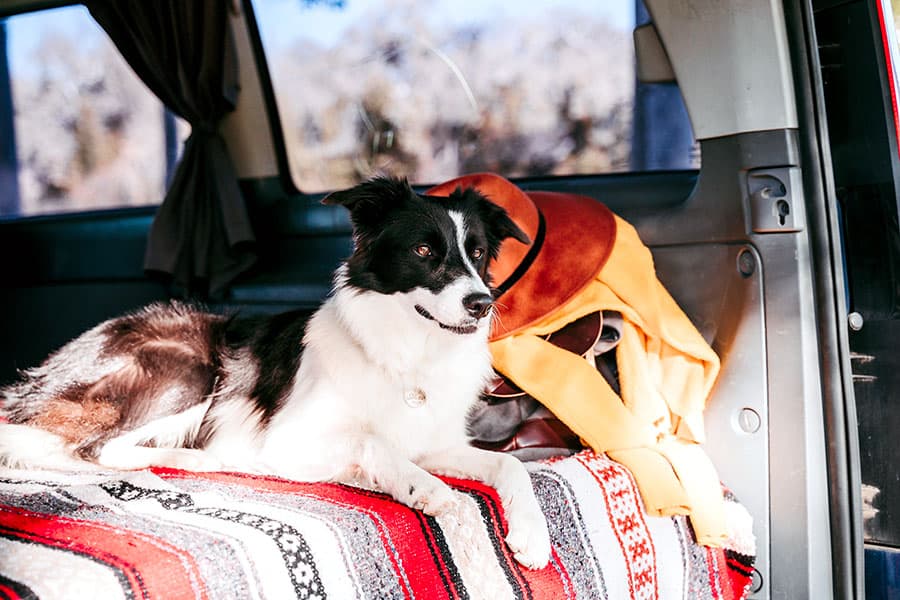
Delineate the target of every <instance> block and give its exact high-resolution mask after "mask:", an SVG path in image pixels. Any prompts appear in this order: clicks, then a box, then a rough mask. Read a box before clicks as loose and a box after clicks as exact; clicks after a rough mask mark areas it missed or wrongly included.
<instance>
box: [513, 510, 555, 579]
mask: <svg viewBox="0 0 900 600" xmlns="http://www.w3.org/2000/svg"><path fill="white" fill-rule="evenodd" d="M508 522H509V534H508V535H507V536H506V545H507V546H509V549H510V550H511V551H512V553H513V557H514V558H515V559H516V560H517V561H518V562H519V563H520V564H522V565H524V566H526V567H528V568H529V569H543V568H544V567H546V566H547V563H548V562H550V552H551V549H550V532H549V531H548V529H547V520H546V519H545V518H544V514H543V513H542V512H541V511H540V509H536V508H534V509H531V510H513V511H511V512H510V514H509V516H508Z"/></svg>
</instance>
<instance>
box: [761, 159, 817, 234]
mask: <svg viewBox="0 0 900 600" xmlns="http://www.w3.org/2000/svg"><path fill="white" fill-rule="evenodd" d="M800 190H802V187H801V185H800V169H799V168H797V167H778V168H774V169H756V170H753V171H749V172H748V173H747V197H748V203H749V208H750V225H751V229H752V230H753V232H754V233H783V232H792V231H801V230H802V229H803V221H804V219H803V203H802V201H801V196H800Z"/></svg>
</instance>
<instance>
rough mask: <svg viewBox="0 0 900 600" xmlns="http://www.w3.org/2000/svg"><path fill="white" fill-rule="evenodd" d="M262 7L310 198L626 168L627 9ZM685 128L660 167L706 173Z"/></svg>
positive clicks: (360, 4) (631, 8) (472, 3)
mask: <svg viewBox="0 0 900 600" xmlns="http://www.w3.org/2000/svg"><path fill="white" fill-rule="evenodd" d="M253 8H254V13H255V16H256V19H257V21H258V26H259V30H260V34H261V37H262V42H263V46H264V48H265V52H266V55H267V60H268V66H269V70H270V73H271V78H272V82H273V87H274V90H275V95H276V101H277V106H278V111H279V113H280V117H281V121H282V127H283V132H284V138H285V145H286V147H287V154H288V159H289V163H290V169H291V173H292V175H293V178H294V181H295V183H296V184H297V187H298V188H299V189H301V190H303V191H305V192H316V191H324V190H329V189H335V188H341V187H345V186H349V185H353V184H355V183H357V182H358V181H360V180H362V179H365V178H367V177H370V176H372V175H377V174H390V175H397V176H405V177H408V178H409V179H410V181H412V182H413V183H423V184H424V183H436V182H439V181H443V180H447V179H450V178H452V177H455V176H457V175H459V174H462V173H468V172H476V171H494V172H498V173H501V174H503V175H506V176H509V177H525V176H544V175H571V174H594V173H609V172H622V171H629V170H631V166H632V149H633V146H634V140H633V127H632V122H633V120H634V109H633V106H634V99H635V81H634V45H633V41H632V30H633V27H634V24H635V2H634V0H607V1H604V2H582V1H578V0H552V1H551V0H534V1H529V2H521V1H520V0H434V1H430V2H414V1H404V0H401V1H397V0H338V1H335V0H307V1H299V0H298V1H279V0H254V1H253ZM675 91H676V96H677V89H676V90H675ZM678 101H679V102H680V98H678ZM681 112H682V113H683V112H684V109H683V106H682V107H681ZM683 118H684V119H685V120H686V115H685V116H684V117H683ZM688 135H689V139H688V143H687V144H686V145H685V147H684V149H683V151H682V152H681V156H680V157H679V160H678V161H676V162H675V163H674V164H673V163H671V162H670V163H668V164H666V165H665V168H672V167H673V166H675V167H680V168H696V167H697V166H698V164H699V157H698V155H697V152H696V149H695V148H696V147H695V146H693V147H692V142H693V136H692V134H690V130H689V128H688ZM659 143H666V144H669V145H671V144H672V140H671V139H663V138H662V137H660V138H659Z"/></svg>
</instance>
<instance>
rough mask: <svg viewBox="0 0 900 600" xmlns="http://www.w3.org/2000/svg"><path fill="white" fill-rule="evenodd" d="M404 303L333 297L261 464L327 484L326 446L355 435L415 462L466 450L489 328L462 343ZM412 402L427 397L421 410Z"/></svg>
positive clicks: (486, 367) (315, 323)
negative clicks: (285, 466)
mask: <svg viewBox="0 0 900 600" xmlns="http://www.w3.org/2000/svg"><path fill="white" fill-rule="evenodd" d="M407 300H408V299H407V298H404V297H403V295H402V294H399V295H396V294H395V295H393V296H385V295H382V294H377V293H374V292H362V293H360V292H355V291H352V290H347V289H339V290H338V291H337V292H336V294H335V295H334V296H333V297H332V298H330V299H329V300H328V301H327V302H326V303H325V304H324V305H323V306H322V308H321V309H320V310H319V311H318V312H317V313H316V315H315V316H314V317H313V319H312V321H311V322H310V325H309V328H308V331H307V335H306V338H305V349H304V353H303V358H302V361H301V367H300V370H299V372H298V374H297V377H296V380H295V384H294V388H293V390H292V393H291V397H290V399H289V401H288V403H287V405H286V406H285V407H284V408H283V410H282V411H280V412H279V413H278V414H277V415H276V416H275V418H274V419H273V420H272V423H271V424H270V425H269V427H268V429H267V432H266V434H265V442H264V446H263V450H262V456H261V459H262V461H263V462H264V463H266V464H272V463H273V462H279V463H280V462H282V461H284V460H285V457H290V458H291V462H292V468H291V472H292V473H293V474H294V475H295V476H297V477H298V478H303V479H308V480H312V479H318V480H321V479H331V478H332V477H333V475H332V474H331V473H328V472H327V471H328V467H329V465H328V464H327V461H322V455H323V453H326V454H327V450H326V449H327V447H328V446H329V445H330V444H340V443H341V440H342V439H346V438H348V437H352V436H354V435H359V434H361V433H364V434H372V435H376V436H377V437H379V438H380V439H382V440H383V441H384V442H385V443H386V444H389V445H390V446H392V447H393V448H394V449H395V451H397V452H398V454H400V455H401V456H403V457H404V458H408V459H411V460H413V461H415V460H416V459H417V458H419V457H420V456H422V455H424V454H427V453H432V452H437V451H440V450H443V449H445V448H453V447H459V446H461V445H464V444H465V443H466V441H467V435H466V415H467V414H468V412H469V410H470V408H471V406H472V404H473V403H474V402H475V401H476V400H477V398H478V394H479V393H480V392H481V390H482V389H483V387H484V384H485V382H486V380H487V377H488V376H489V375H490V372H491V366H490V353H489V351H488V348H487V341H486V340H487V334H488V328H489V323H488V322H487V321H488V320H487V319H485V323H484V325H483V327H481V328H480V329H479V330H478V331H476V332H475V333H472V334H468V335H464V334H463V335H461V334H458V333H453V332H450V331H445V330H444V329H441V328H440V327H438V326H437V324H436V323H434V322H433V321H429V320H426V319H424V318H422V317H420V316H419V315H417V314H415V312H414V310H413V309H412V307H411V306H407V305H406V303H407ZM411 394H414V395H418V394H421V395H422V396H423V400H424V401H423V402H422V403H421V405H420V406H411V403H410V402H408V398H409V396H410V395H411ZM413 404H414V403H413ZM323 463H324V464H323ZM314 471H315V472H314Z"/></svg>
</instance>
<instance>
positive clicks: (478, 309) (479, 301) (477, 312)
mask: <svg viewBox="0 0 900 600" xmlns="http://www.w3.org/2000/svg"><path fill="white" fill-rule="evenodd" d="M462 302H463V306H465V307H466V310H467V311H469V314H470V315H472V316H473V317H475V318H476V319H480V318H482V317H484V316H487V314H488V311H489V310H491V305H492V304H493V303H494V299H493V298H492V297H491V296H490V295H488V294H469V295H468V296H466V297H465V298H463V301H462Z"/></svg>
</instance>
